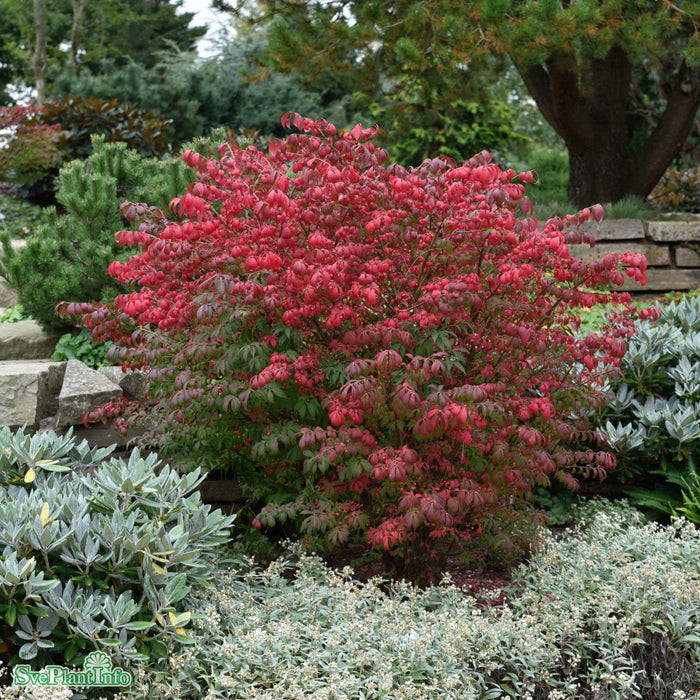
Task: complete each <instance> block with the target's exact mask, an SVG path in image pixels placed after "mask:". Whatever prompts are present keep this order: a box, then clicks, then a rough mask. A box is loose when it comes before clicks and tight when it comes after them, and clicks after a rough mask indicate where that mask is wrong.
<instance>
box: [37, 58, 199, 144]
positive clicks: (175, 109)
mask: <svg viewBox="0 0 700 700" xmlns="http://www.w3.org/2000/svg"><path fill="white" fill-rule="evenodd" d="M198 70H199V68H198V65H197V63H196V62H195V60H194V56H193V55H192V54H184V53H167V54H165V53H164V54H161V56H160V59H159V61H158V62H157V63H156V64H155V65H152V66H150V67H146V66H144V65H141V64H139V63H134V62H133V61H131V62H129V63H126V64H119V62H118V61H116V60H115V59H104V60H102V61H100V62H99V63H98V64H97V65H96V67H94V68H93V70H91V69H90V68H89V67H87V66H85V65H82V64H81V65H80V66H75V65H71V66H67V67H65V68H62V69H60V70H56V72H55V75H53V74H52V75H51V76H50V81H51V85H50V87H49V90H50V94H51V96H52V98H59V97H60V96H61V95H66V94H67V95H71V96H72V97H74V98H77V97H84V98H88V97H95V98H99V99H102V100H115V99H116V100H119V102H122V103H125V104H129V105H133V106H134V107H137V108H139V109H145V110H147V111H148V112H150V113H152V114H160V115H167V118H168V119H169V120H170V121H171V123H172V130H171V134H172V139H171V140H172V143H173V144H175V145H178V144H180V143H182V142H183V141H184V140H187V139H190V138H192V137H194V136H198V135H200V134H201V133H202V131H203V119H202V117H201V116H200V114H199V111H200V107H201V100H200V96H199V94H198V86H199V80H198V77H197V72H198Z"/></svg>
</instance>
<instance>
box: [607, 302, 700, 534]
mask: <svg viewBox="0 0 700 700" xmlns="http://www.w3.org/2000/svg"><path fill="white" fill-rule="evenodd" d="M661 309H662V313H661V316H660V318H659V319H658V321H657V322H656V323H651V322H646V321H645V322H640V323H638V324H637V334H636V335H635V336H633V337H632V338H631V339H630V341H629V343H628V348H627V354H626V355H625V357H624V358H623V359H622V361H621V363H620V369H621V371H622V376H621V378H620V379H618V380H616V381H613V382H611V383H610V384H608V386H607V388H608V389H609V390H610V391H611V392H612V400H611V401H610V403H609V404H608V405H607V406H606V408H605V409H604V410H603V411H602V412H601V413H600V415H599V419H598V422H599V425H600V426H601V428H602V429H603V430H604V432H605V433H606V435H607V438H608V442H609V444H610V445H611V447H612V449H614V451H615V453H616V454H617V456H618V459H617V465H618V466H617V469H616V470H615V471H614V472H612V473H611V476H612V477H615V476H616V478H617V479H619V481H620V482H621V483H622V484H623V485H624V486H625V488H626V493H627V494H628V495H629V497H630V498H631V499H632V502H633V503H635V504H637V505H643V506H646V507H649V508H653V509H655V510H657V511H660V512H662V513H667V514H671V513H673V512H674V511H673V509H674V508H676V509H678V508H679V507H681V501H680V500H679V499H680V498H681V492H682V490H683V489H684V488H685V490H686V491H687V490H688V488H689V487H688V486H687V485H686V484H685V480H687V479H688V478H690V477H691V476H692V475H693V474H694V473H696V472H697V470H698V466H700V363H699V360H700V297H697V296H696V297H687V298H685V299H683V300H682V301H680V302H679V303H676V302H671V304H669V305H668V306H664V307H661ZM688 515H691V513H689V514H688ZM699 520H700V519H699Z"/></svg>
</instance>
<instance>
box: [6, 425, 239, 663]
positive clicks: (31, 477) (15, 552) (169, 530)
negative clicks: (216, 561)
mask: <svg viewBox="0 0 700 700" xmlns="http://www.w3.org/2000/svg"><path fill="white" fill-rule="evenodd" d="M0 446H1V447H2V452H1V453H0V547H1V548H2V549H1V551H0V591H1V596H0V616H1V617H0V620H1V622H0V624H1V625H2V628H3V641H4V644H5V648H4V651H5V653H6V655H7V657H9V661H10V663H11V664H14V663H17V662H19V660H28V661H30V662H31V664H32V667H33V668H42V667H43V666H44V665H46V664H47V663H59V664H65V663H68V664H76V665H79V664H80V663H81V661H82V659H83V658H84V656H85V655H86V654H88V653H89V652H91V651H93V650H102V651H105V652H106V653H107V654H108V655H109V656H110V657H111V658H112V659H114V660H115V662H117V663H119V664H123V663H125V662H133V661H135V660H139V659H140V660H148V659H154V658H159V657H162V656H164V654H165V653H166V650H167V649H168V645H169V642H171V641H172V642H176V643H177V644H180V643H190V642H191V641H192V640H191V637H190V636H189V634H188V632H187V630H186V629H185V628H186V627H188V624H189V621H190V619H191V611H189V610H187V609H186V608H185V607H184V604H183V602H182V601H183V599H184V598H185V596H186V595H187V593H188V592H189V591H190V590H191V589H192V587H193V586H207V585H208V582H209V576H210V572H211V570H212V567H213V562H212V560H211V557H212V556H213V555H215V554H221V551H220V550H221V545H223V544H224V543H225V542H226V541H227V540H228V538H229V532H230V528H231V526H232V524H233V521H234V518H235V516H228V517H225V516H223V515H222V513H221V511H219V510H215V511H212V510H211V507H210V506H208V505H203V504H202V503H201V498H200V495H199V493H198V492H197V491H196V490H195V489H196V487H197V485H198V484H199V483H200V482H201V481H202V478H203V477H202V476H200V472H199V470H194V471H193V472H191V473H190V474H187V475H185V476H180V475H178V474H177V473H176V472H174V471H173V470H171V469H170V468H169V467H168V466H167V465H162V464H161V463H160V461H159V459H158V458H157V456H156V455H148V456H145V457H142V456H141V455H140V454H139V452H138V450H134V451H132V453H131V454H130V456H129V458H128V460H127V461H124V460H123V459H118V458H114V457H111V458H110V457H109V455H110V453H111V452H112V451H113V449H114V447H109V448H98V449H95V448H90V447H89V446H88V445H87V442H85V441H83V442H81V443H78V442H76V440H75V439H74V438H73V437H72V434H71V433H70V432H69V433H68V434H66V435H65V436H58V435H56V434H55V433H39V434H36V435H27V434H25V433H24V432H23V431H22V430H20V431H17V432H16V433H12V432H11V431H10V430H9V429H8V428H4V429H3V430H2V431H0ZM27 630H29V631H30V634H29V635H28V636H27Z"/></svg>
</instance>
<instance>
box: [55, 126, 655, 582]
mask: <svg viewBox="0 0 700 700" xmlns="http://www.w3.org/2000/svg"><path fill="white" fill-rule="evenodd" d="M284 123H285V125H287V126H289V125H291V124H292V123H293V124H294V125H295V126H296V127H297V128H298V129H299V130H300V131H301V132H302V133H299V134H293V135H291V136H289V137H288V138H286V139H284V140H282V141H279V142H272V143H271V144H270V146H269V149H268V152H267V153H263V152H261V151H258V150H257V149H256V148H254V147H249V148H247V149H242V148H240V147H239V146H237V145H236V144H224V145H223V146H222V147H221V157H220V159H218V160H217V159H207V158H204V157H203V156H201V155H199V154H197V153H195V152H193V151H187V152H186V153H185V155H184V157H185V160H186V162H187V163H188V164H189V165H190V166H191V167H193V168H195V169H196V170H197V172H198V181H197V182H196V183H194V184H193V185H191V186H190V187H189V188H188V191H187V193H183V194H182V196H181V197H179V198H177V199H175V200H174V201H173V203H172V205H171V207H172V209H174V210H175V211H177V212H178V213H180V214H181V215H182V216H183V217H186V218H184V219H183V221H182V222H170V223H166V222H164V221H161V222H152V223H150V224H149V228H148V232H147V233H146V232H144V233H143V234H139V235H134V234H133V233H132V232H123V233H121V234H119V237H120V240H121V241H122V242H123V243H125V244H132V245H138V247H139V252H137V253H135V254H134V255H133V256H132V257H131V258H129V259H128V260H118V261H115V262H113V263H112V265H111V266H110V269H111V272H112V274H113V275H114V276H115V277H116V278H117V280H119V281H120V282H122V283H124V284H126V283H128V284H131V285H133V290H134V291H132V292H131V293H130V294H123V295H120V296H118V297H117V298H116V299H115V300H114V302H113V303H111V304H72V305H64V306H63V312H64V313H66V314H67V315H69V316H80V317H81V318H82V322H83V323H84V324H85V325H86V326H87V327H89V328H90V329H91V330H92V332H93V336H94V337H95V339H96V340H98V341H102V340H106V339H111V340H113V341H114V342H115V347H114V348H113V349H112V350H111V351H110V354H111V357H112V358H113V359H115V360H119V361H120V362H122V363H123V364H124V365H125V366H127V367H138V368H142V369H144V370H146V371H148V372H149V377H150V389H149V395H150V397H151V399H152V400H154V401H155V402H156V406H155V408H152V409H148V410H145V409H143V407H135V408H134V410H133V411H132V413H131V414H130V415H128V416H127V419H129V420H138V419H139V418H141V417H143V418H147V419H148V420H149V421H153V420H156V421H159V422H160V431H159V434H157V435H156V436H155V439H159V443H158V445H159V449H163V450H165V451H166V453H167V454H174V455H179V457H180V460H181V461H180V464H181V465H182V467H183V468H185V469H187V468H188V464H190V465H191V464H194V463H197V464H203V465H205V466H206V467H208V468H210V469H211V468H218V469H221V470H222V471H228V472H229V474H231V475H232V476H233V477H235V478H237V479H238V480H239V481H240V482H242V484H243V485H244V486H248V488H249V489H250V491H249V493H252V494H254V496H255V497H265V498H268V499H269V500H270V504H269V505H268V506H266V507H265V508H263V509H262V510H261V511H260V512H259V514H258V517H257V519H256V521H255V523H254V524H255V525H257V526H258V527H273V526H277V525H279V524H289V523H292V525H293V526H294V525H296V526H297V527H299V528H300V530H301V533H303V534H304V535H305V536H307V537H308V538H309V540H310V541H312V542H317V543H318V542H323V543H325V545H326V546H334V545H337V544H341V543H343V542H345V541H347V540H348V539H349V538H351V537H354V536H360V535H362V534H363V533H364V534H365V536H366V537H367V538H368V540H369V542H370V543H371V544H372V546H373V547H375V548H376V549H377V550H378V551H379V552H383V553H384V554H385V556H386V557H387V558H388V563H389V564H390V565H391V566H393V567H394V568H395V569H396V570H397V572H399V573H401V574H403V575H406V576H410V577H414V578H419V577H421V576H431V575H434V572H435V571H439V570H440V568H441V567H442V566H443V564H444V560H445V557H447V556H448V555H449V554H450V553H454V552H466V551H468V550H469V549H474V547H475V542H483V543H488V545H489V547H490V548H493V549H496V550H501V551H508V549H511V550H512V549H518V547H520V546H521V545H522V544H523V539H527V533H528V528H527V526H523V523H527V522H528V519H531V518H533V517H536V516H537V513H536V512H535V510H534V509H529V510H528V503H529V500H530V497H531V491H532V489H533V488H534V487H535V486H537V485H542V486H545V485H548V484H549V483H551V480H552V479H554V480H556V481H560V482H561V483H563V484H565V485H566V486H568V487H569V488H576V487H577V485H578V478H582V477H585V476H595V477H598V478H603V477H604V476H605V473H606V470H607V469H608V468H609V467H610V466H612V464H613V459H612V457H611V455H610V454H609V453H607V452H605V451H603V450H602V449H601V448H600V442H601V441H602V436H601V435H600V434H599V433H597V432H596V431H595V430H593V429H592V427H591V426H590V424H589V421H588V417H587V413H588V412H589V411H590V410H592V409H594V408H595V407H598V406H600V402H601V401H602V400H603V395H602V394H600V393H599V392H598V391H596V389H595V387H594V386H593V384H594V382H595V381H596V380H597V379H598V378H599V377H600V376H601V374H602V375H604V374H605V370H604V369H601V368H600V367H599V364H598V360H597V358H596V353H600V355H601V356H602V357H603V358H604V361H605V362H607V366H608V367H609V368H614V367H615V365H617V364H618V363H619V359H620V358H621V357H622V356H623V355H624V351H625V345H624V340H623V339H624V338H625V337H626V336H627V335H628V334H629V332H630V330H629V328H627V327H625V326H624V324H623V325H620V326H619V327H616V328H610V329H609V331H608V332H607V333H606V334H601V335H595V334H594V335H590V336H588V337H586V338H585V339H579V338H576V337H575V334H574V331H575V328H576V327H577V324H578V319H577V317H576V315H575V314H574V313H569V309H570V308H572V307H575V306H581V305H585V306H587V307H590V306H593V305H595V304H596V303H599V302H606V301H610V300H611V299H612V300H614V301H619V302H621V303H624V304H625V306H626V308H627V309H628V311H629V312H630V314H632V313H633V310H632V309H631V308H630V297H629V295H628V294H621V293H618V292H613V293H605V292H594V291H587V288H590V289H593V288H594V287H597V286H600V285H604V284H614V285H621V284H622V283H623V281H624V276H625V272H626V274H627V275H628V276H630V277H633V278H635V279H637V280H640V281H644V279H645V276H644V269H645V267H646V260H645V259H644V257H643V256H641V255H633V254H631V253H630V254H623V255H620V256H615V255H609V256H606V257H605V258H604V259H601V260H597V261H595V262H594V263H591V264H584V263H581V262H579V261H576V260H574V259H573V258H571V257H570V256H569V252H568V244H569V243H576V242H581V241H586V242H589V243H591V244H593V242H594V239H593V237H592V236H591V235H590V234H587V233H581V232H579V231H577V230H576V229H575V226H576V225H577V224H579V223H581V222H583V221H585V220H586V219H588V218H590V217H591V216H592V215H594V214H595V215H598V214H600V210H599V208H597V207H596V208H594V209H593V210H592V211H591V210H584V211H583V212H582V213H580V214H579V215H576V216H572V217H569V218H568V219H566V220H562V219H556V220H551V221H549V222H547V223H546V224H545V225H544V226H543V227H542V229H541V230H540V229H539V228H538V226H537V222H536V221H535V220H533V219H530V218H521V216H522V215H520V216H519V215H518V212H521V211H522V212H527V211H528V204H529V203H528V201H527V199H526V198H525V197H524V188H523V185H522V184H520V183H519V182H518V175H517V174H516V173H515V172H514V171H512V170H509V171H502V170H501V169H500V168H499V167H498V166H496V165H494V164H493V163H492V162H491V161H490V157H489V154H487V153H482V154H480V155H478V156H476V157H474V158H473V159H471V160H470V161H468V162H466V163H463V164H461V165H449V164H448V163H446V162H445V161H443V160H439V159H436V160H432V161H426V162H425V163H424V164H423V165H422V166H420V167H419V168H415V169H406V168H403V167H401V166H389V167H386V166H385V165H384V163H386V161H387V154H386V153H385V152H384V151H382V150H381V149H378V148H376V147H375V146H374V145H373V143H372V142H371V139H372V137H373V136H374V134H375V130H373V129H362V128H361V126H359V125H358V126H357V127H355V128H354V129H353V130H352V132H349V133H345V134H343V135H341V136H337V135H336V129H335V127H334V126H332V125H330V124H328V123H326V122H325V121H323V120H321V121H318V122H313V121H311V120H308V119H303V118H301V117H299V116H295V117H292V116H290V115H287V116H286V117H285V119H284ZM531 178H532V176H531V174H528V173H521V174H520V179H521V180H523V181H529V180H530V179H531ZM643 313H644V312H643ZM647 313H649V312H647ZM630 318H631V316H628V317H627V321H629V320H630ZM577 363H582V367H583V370H582V371H581V372H580V373H575V372H573V371H572V370H573V366H574V365H576V364H577ZM113 409H114V407H112V406H110V407H107V408H105V411H108V412H112V411H113ZM99 414H100V412H99V411H97V412H95V415H93V416H92V417H93V418H99Z"/></svg>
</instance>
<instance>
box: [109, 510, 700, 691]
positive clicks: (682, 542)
mask: <svg viewBox="0 0 700 700" xmlns="http://www.w3.org/2000/svg"><path fill="white" fill-rule="evenodd" d="M578 514H579V519H580V524H579V525H578V526H577V527H576V528H575V529H573V530H569V531H567V533H565V535H564V536H563V537H561V538H559V537H554V536H552V535H550V534H547V533H546V532H544V531H543V532H542V533H541V536H542V542H541V546H540V549H539V551H538V552H536V553H535V554H534V555H533V557H532V559H531V560H530V562H529V563H528V564H526V565H524V566H523V567H522V568H521V569H520V570H519V571H518V572H516V575H515V583H514V585H513V587H512V588H511V589H510V591H509V592H508V601H509V602H508V604H506V605H503V606H499V605H489V604H483V603H484V602H489V601H490V600H491V596H489V595H488V594H485V595H484V598H485V600H484V599H482V600H479V599H477V598H475V597H473V596H471V595H467V594H465V593H464V592H463V591H461V590H460V589H458V588H456V587H455V586H453V585H451V584H450V580H449V578H447V579H446V580H444V581H443V583H442V584H441V585H440V586H435V587H429V588H426V589H419V588H416V587H413V586H410V585H408V584H406V583H403V582H400V583H397V582H394V583H390V584H387V583H386V582H384V581H382V580H381V579H373V580H371V581H369V582H368V583H366V584H359V583H358V582H357V581H354V580H352V578H351V576H350V573H351V572H350V571H349V570H344V571H342V572H338V571H333V570H329V569H328V568H326V567H325V566H324V565H323V564H322V563H321V562H320V560H318V559H317V558H314V557H309V556H305V555H299V554H298V553H295V552H294V551H292V552H290V553H289V554H288V555H287V556H286V557H284V558H282V559H280V560H277V561H276V562H274V563H273V564H272V565H271V566H270V567H269V568H267V569H266V570H264V571H260V570H258V569H257V568H256V567H255V566H254V565H253V564H252V562H243V563H241V564H239V565H238V566H237V567H236V568H235V569H232V570H224V569H223V568H221V569H219V570H217V572H216V573H215V575H214V580H215V585H216V589H217V593H216V595H214V596H212V595H210V594H207V593H206V592H204V591H193V593H192V595H190V596H189V597H188V598H187V606H188V608H192V609H193V610H197V611H199V613H200V614H201V618H200V619H199V620H195V622H194V625H193V628H194V629H193V634H194V638H195V644H194V645H191V646H188V647H184V648H180V649H177V648H176V647H175V645H174V644H173V645H171V647H172V648H171V654H172V655H171V656H170V658H169V661H167V662H166V661H163V660H159V661H157V662H155V663H153V664H149V665H148V666H143V667H142V669H141V671H142V673H143V675H141V674H137V675H138V681H137V682H136V683H135V684H134V685H133V687H132V688H130V689H129V690H128V691H127V692H125V693H124V695H122V696H121V697H131V698H144V699H145V698H151V697H154V696H157V697H160V698H164V699H165V698H201V697H203V696H206V694H207V692H209V693H210V694H211V695H210V696H211V697H229V698H246V700H272V699H273V698H281V697H289V698H310V697H337V698H340V697H346V698H367V700H384V699H385V698H406V699H407V700H409V699H410V700H418V699H419V698H420V699H421V700H477V698H478V699H479V700H488V699H489V698H490V699H492V700H496V699H499V700H500V699H505V698H523V699H525V698H548V699H549V700H554V699H557V700H581V698H606V699H607V698H620V699H622V698H624V699H630V700H631V698H642V699H643V700H671V698H690V697H691V691H692V689H693V688H697V685H698V681H700V665H698V659H699V655H700V637H698V635H697V632H696V630H697V629H698V625H700V609H699V608H698V605H697V601H698V599H699V597H700V571H699V570H698V567H697V563H696V562H697V561H698V557H700V532H698V530H697V528H695V527H694V526H692V525H691V524H689V523H688V522H687V521H681V520H678V521H676V522H675V523H674V525H673V526H672V527H667V528H661V527H659V526H658V525H656V524H652V525H642V524H641V523H640V522H639V519H638V517H637V515H636V514H635V512H634V511H633V510H632V509H631V508H629V506H625V505H624V504H620V505H616V506H615V507H612V506H608V505H606V504H593V505H588V506H586V507H584V508H582V509H581V510H579V511H578ZM498 594H499V592H498V591H496V592H495V594H494V595H493V598H494V599H495V598H497V596H498ZM674 693H676V694H675V695H674Z"/></svg>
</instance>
